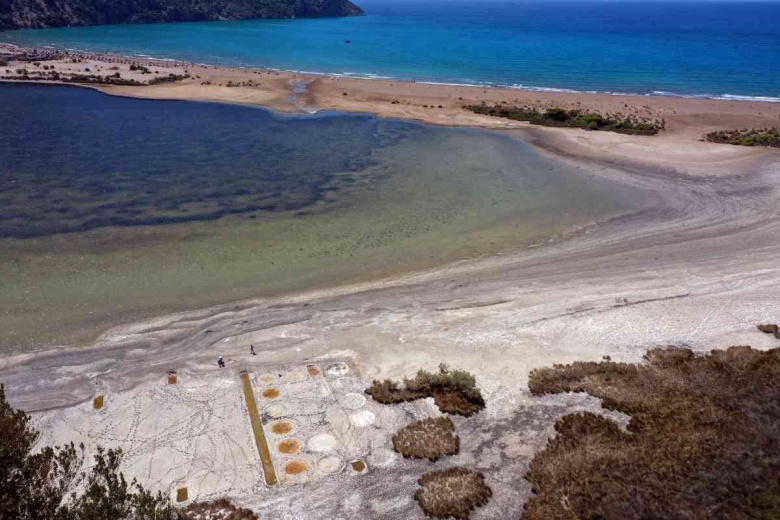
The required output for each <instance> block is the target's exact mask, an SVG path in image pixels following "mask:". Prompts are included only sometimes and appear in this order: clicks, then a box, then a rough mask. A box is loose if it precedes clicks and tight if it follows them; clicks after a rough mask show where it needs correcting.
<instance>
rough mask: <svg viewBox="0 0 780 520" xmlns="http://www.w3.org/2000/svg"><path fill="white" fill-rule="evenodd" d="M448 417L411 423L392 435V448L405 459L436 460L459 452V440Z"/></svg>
mask: <svg viewBox="0 0 780 520" xmlns="http://www.w3.org/2000/svg"><path fill="white" fill-rule="evenodd" d="M454 431H455V425H453V424H452V420H451V419H450V418H449V417H436V418H435V419H433V418H432V419H424V420H422V421H417V422H413V423H412V424H410V425H409V426H406V427H404V428H402V429H401V430H399V431H398V433H396V434H395V435H393V448H395V451H397V452H398V453H400V454H401V455H403V456H404V457H405V458H415V459H428V460H430V461H435V460H438V459H439V458H441V457H444V456H446V455H455V454H457V453H458V452H459V451H460V439H459V438H458V436H457V435H455V434H454V433H453V432H454Z"/></svg>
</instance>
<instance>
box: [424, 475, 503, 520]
mask: <svg viewBox="0 0 780 520" xmlns="http://www.w3.org/2000/svg"><path fill="white" fill-rule="evenodd" d="M417 483H418V484H419V485H420V489H418V490H417V492H416V493H415V495H414V499H415V500H417V502H418V503H419V504H420V507H422V510H423V511H424V512H425V515H426V516H432V517H436V518H455V519H456V520H467V519H468V517H469V514H470V513H471V511H473V510H474V509H475V508H476V507H479V506H483V505H485V504H487V502H488V500H490V497H491V496H493V492H492V490H491V489H490V488H489V487H488V486H487V484H485V476H484V475H483V474H482V473H476V472H474V471H469V470H467V469H466V468H450V469H445V470H442V471H431V472H429V473H426V474H425V475H423V476H422V477H420V479H419V480H418V481H417Z"/></svg>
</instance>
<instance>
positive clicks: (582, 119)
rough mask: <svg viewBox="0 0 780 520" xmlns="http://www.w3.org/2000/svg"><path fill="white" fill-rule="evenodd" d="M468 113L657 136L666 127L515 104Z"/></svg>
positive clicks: (630, 118)
mask: <svg viewBox="0 0 780 520" xmlns="http://www.w3.org/2000/svg"><path fill="white" fill-rule="evenodd" d="M464 108H465V109H466V110H471V111H472V112H474V113H476V114H483V115H487V116H493V117H503V118H506V119H513V120H515V121H527V122H529V123H531V124H532V125H541V126H557V127H566V128H583V129H585V130H605V131H608V132H617V133H620V134H630V135H655V134H657V133H658V132H660V131H661V130H663V129H664V127H665V124H666V123H665V121H664V120H663V119H651V118H640V117H634V116H623V115H618V114H606V115H602V114H599V113H597V112H589V111H587V110H578V109H571V110H566V109H565V108H560V107H553V108H548V109H540V108H536V107H531V106H513V105H503V104H501V105H498V104H497V105H492V106H490V105H487V104H485V103H482V104H481V105H467V106H465V107H464Z"/></svg>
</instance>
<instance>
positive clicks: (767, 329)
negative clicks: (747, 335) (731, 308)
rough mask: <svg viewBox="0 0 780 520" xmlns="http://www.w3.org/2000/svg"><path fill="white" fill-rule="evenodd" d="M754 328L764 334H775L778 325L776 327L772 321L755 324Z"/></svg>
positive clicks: (779, 328) (779, 329)
mask: <svg viewBox="0 0 780 520" xmlns="http://www.w3.org/2000/svg"><path fill="white" fill-rule="evenodd" d="M756 328H758V330H760V331H761V332H764V333H766V334H777V332H778V331H780V327H778V326H777V325H776V324H774V323H771V324H767V325H756Z"/></svg>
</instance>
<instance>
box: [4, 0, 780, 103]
mask: <svg viewBox="0 0 780 520" xmlns="http://www.w3.org/2000/svg"><path fill="white" fill-rule="evenodd" d="M358 4H360V5H361V6H362V7H363V8H364V9H365V11H366V13H367V15H366V16H364V17H357V18H335V19H318V20H266V21H241V22H213V23H187V24H168V25H150V26H104V27H82V28H63V29H46V30H33V31H16V32H7V33H2V34H0V41H6V42H15V43H20V44H33V45H54V46H58V47H67V48H78V49H93V50H99V51H110V52H116V53H122V54H140V55H149V56H155V57H167V58H176V59H183V60H191V61H198V62H205V63H216V64H226V65H248V66H258V67H269V68H275V69H285V70H300V71H310V72H324V73H331V74H350V75H358V76H363V75H365V76H381V77H393V78H398V79H414V80H421V81H435V82H452V83H466V84H497V85H511V86H518V87H526V88H544V89H548V88H555V89H559V88H560V89H573V90H584V91H600V92H620V93H640V94H650V93H667V94H671V93H674V94H680V95H704V96H713V97H718V96H757V97H769V98H777V99H778V100H780V2H723V1H720V2H708V1H698V2H676V1H665V2H646V1H633V2H631V1H629V2H620V1H592V0H581V1H576V2H575V1H565V0H561V1H536V2H531V1H524V0H521V1H519V2H518V1H515V2H508V1H505V0H494V1H484V0H483V1H479V0H460V1H453V0H428V1H411V0H358ZM347 39H349V40H351V42H352V43H351V44H347V43H346V40H347Z"/></svg>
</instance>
